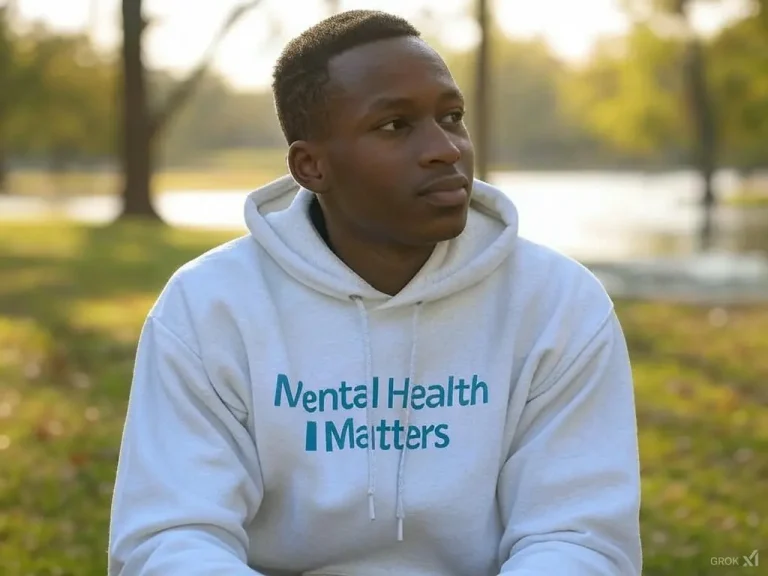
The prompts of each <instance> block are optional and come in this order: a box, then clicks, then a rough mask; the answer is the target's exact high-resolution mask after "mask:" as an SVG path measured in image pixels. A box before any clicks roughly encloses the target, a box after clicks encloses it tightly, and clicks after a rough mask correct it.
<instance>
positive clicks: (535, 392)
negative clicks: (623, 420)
mask: <svg viewBox="0 0 768 576" xmlns="http://www.w3.org/2000/svg"><path fill="white" fill-rule="evenodd" d="M613 312H614V307H613V304H611V306H609V308H608V312H607V314H606V315H605V317H604V318H603V319H602V320H601V321H600V323H599V324H598V326H597V329H596V330H595V331H594V332H593V333H592V335H591V336H590V337H589V338H587V340H586V342H585V343H584V345H583V346H582V347H581V348H579V350H578V351H577V352H576V353H575V354H574V355H573V356H571V357H567V356H566V357H565V358H563V359H562V360H561V361H560V362H559V364H560V366H559V367H558V366H555V368H554V369H553V371H552V373H551V374H550V375H549V376H548V377H547V378H545V379H544V381H543V382H542V383H541V384H539V385H538V386H536V387H535V388H534V389H532V390H531V394H530V395H529V396H528V402H531V401H533V400H535V399H536V398H538V397H539V396H541V395H542V394H545V393H546V392H547V391H549V390H550V389H551V388H552V387H553V386H555V384H557V382H558V380H560V378H562V376H563V374H565V373H566V372H568V370H570V368H571V366H573V365H574V364H576V362H578V361H579V359H580V358H581V357H582V356H583V355H584V354H585V352H586V351H587V350H588V349H589V348H590V347H591V346H592V343H593V342H594V341H595V340H597V338H598V337H599V336H600V334H602V332H603V330H605V328H606V326H607V325H608V324H609V323H610V321H611V319H612V318H613Z"/></svg>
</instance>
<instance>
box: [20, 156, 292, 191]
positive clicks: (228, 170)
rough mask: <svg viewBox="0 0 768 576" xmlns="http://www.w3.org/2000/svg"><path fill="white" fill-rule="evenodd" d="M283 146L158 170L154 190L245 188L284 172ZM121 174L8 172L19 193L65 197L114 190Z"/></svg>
mask: <svg viewBox="0 0 768 576" xmlns="http://www.w3.org/2000/svg"><path fill="white" fill-rule="evenodd" d="M285 154H286V152H285V151H284V150H271V149H254V150H225V151H222V152H220V153H216V154H212V155H211V156H209V157H207V158H205V159H201V160H200V161H199V162H190V163H189V165H188V166H185V167H177V168H165V169H162V170H159V171H158V173H157V174H156V175H155V180H154V182H153V186H154V191H155V192H157V193H160V192H172V191H175V190H185V191H186V190H219V189H222V190H226V189H243V190H248V189H252V188H255V187H257V186H259V185H261V184H264V183H266V182H269V181H270V180H272V179H274V178H277V177H278V176H281V175H282V174H285V173H286V171H287V169H286V161H285ZM120 182H121V181H120V174H119V172H116V171H113V170H103V171H83V170H71V171H68V172H65V173H58V174H53V173H50V172H45V171H42V170H16V171H11V172H10V174H9V175H8V191H9V192H10V193H12V194H18V195H22V196H45V197H49V198H67V197H72V196H90V195H103V194H114V193H117V192H118V190H119V188H120Z"/></svg>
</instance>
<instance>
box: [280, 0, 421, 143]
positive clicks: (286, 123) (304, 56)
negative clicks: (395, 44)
mask: <svg viewBox="0 0 768 576" xmlns="http://www.w3.org/2000/svg"><path fill="white" fill-rule="evenodd" d="M405 36H413V37H417V38H418V37H420V36H421V33H420V32H419V31H418V30H417V29H416V28H415V27H414V26H413V25H412V24H411V23H410V22H408V21H407V20H405V19H403V18H401V17H399V16H395V15H393V14H388V13H386V12H381V11H378V10H348V11H345V12H340V13H338V14H335V15H333V16H331V17H330V18H326V19H325V20H322V21H320V22H318V23H317V24H315V25H314V26H312V27H311V28H309V29H307V30H305V31H304V32H302V33H301V34H300V35H299V36H297V37H296V38H294V39H293V40H291V41H290V42H288V44H287V45H286V47H285V48H284V49H283V52H282V54H281V55H280V57H279V58H278V60H277V63H276V64H275V68H274V72H273V75H272V94H273V96H274V98H275V108H276V110H277V118H278V120H279V121H280V127H281V128H282V130H283V135H284V136H285V139H286V140H287V141H288V144H292V143H293V142H295V141H296V140H306V139H308V138H311V137H313V136H316V135H318V133H320V132H321V131H322V130H324V128H325V126H324V120H325V114H324V112H325V111H324V109H323V104H324V103H325V97H326V90H325V88H326V84H327V83H328V80H329V75H328V62H329V60H331V58H333V57H334V56H337V55H339V54H341V53H342V52H346V51H347V50H349V49H351V48H355V47H357V46H361V45H363V44H368V43H369V42H375V41H377V40H385V39H389V38H400V37H405Z"/></svg>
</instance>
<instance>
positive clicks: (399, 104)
mask: <svg viewBox="0 0 768 576" xmlns="http://www.w3.org/2000/svg"><path fill="white" fill-rule="evenodd" d="M438 100H439V101H441V102H444V101H447V100H458V101H459V102H461V104H462V105H463V104H464V96H463V95H462V93H461V91H460V90H458V89H456V88H448V89H447V90H444V91H443V92H442V93H441V94H440V96H439V97H438ZM413 103H414V101H413V99H411V98H406V97H403V96H400V97H398V96H382V97H381V98H377V99H376V100H374V101H373V102H372V103H371V104H370V106H368V109H367V110H366V112H367V113H368V114H372V113H374V112H383V111H386V110H391V109H393V108H407V107H409V106H413Z"/></svg>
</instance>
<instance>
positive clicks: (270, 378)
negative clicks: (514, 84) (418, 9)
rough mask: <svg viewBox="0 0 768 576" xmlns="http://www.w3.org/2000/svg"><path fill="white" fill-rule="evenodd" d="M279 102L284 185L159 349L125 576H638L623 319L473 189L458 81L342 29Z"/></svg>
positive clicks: (506, 209)
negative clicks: (284, 154) (283, 141)
mask: <svg viewBox="0 0 768 576" xmlns="http://www.w3.org/2000/svg"><path fill="white" fill-rule="evenodd" d="M274 93H275V100H276V103H277V112H278V115H279V118H280V121H281V123H282V127H283V129H284V131H285V135H286V138H287V140H288V142H289V144H290V148H289V152H288V165H289V168H290V173H291V174H290V176H287V177H285V178H282V179H280V180H278V181H276V182H273V183H271V184H269V185H267V186H265V187H264V188H262V189H260V190H257V191H255V192H253V193H252V194H251V195H250V196H249V198H248V200H247V203H246V207H245V219H246V222H247V225H248V228H249V231H250V234H248V235H247V236H246V237H244V238H241V239H238V240H236V241H234V242H231V243H228V244H226V245H224V246H222V247H219V248H217V249H215V250H213V251H211V252H209V253H207V254H205V255H203V256H201V257H200V258H198V259H196V260H195V261H193V262H191V263H189V264H187V265H185V266H184V267H182V268H181V269H180V270H179V271H178V272H177V273H176V274H174V276H173V277H172V278H171V280H170V281H169V283H168V285H167V286H166V288H165V290H164V291H163V293H162V295H161V296H160V297H159V300H158V302H157V303H156V305H155V306H154V307H153V308H152V310H151V312H150V314H149V316H148V318H147V321H146V325H145V327H144V330H143V332H142V336H141V340H140V343H139V349H138V354H137V358H136V370H135V376H134V381H133V388H132V391H131V398H130V405H129V410H128V417H127V421H126V424H125V435H124V439H123V445H122V451H121V454H120V463H119V466H118V474H117V483H116V486H115V495H114V504H113V510H112V525H111V534H110V537H111V540H110V548H109V556H110V558H109V561H110V567H109V574H110V575H112V576H118V575H120V576H203V575H206V576H210V575H213V574H216V575H218V574H221V575H226V576H247V575H251V576H253V575H256V574H265V575H284V574H285V575H288V574H291V575H292V574H311V575H314V576H318V575H334V576H338V575H343V576H376V575H383V574H406V575H408V576H427V575H429V576H449V575H456V576H467V575H470V574H471V575H475V576H477V575H486V576H494V575H497V574H506V575H514V576H544V575H547V576H549V575H557V576H609V575H610V576H635V575H638V574H640V564H641V552H640V536H639V528H638V523H639V522H638V509H639V466H638V448H637V437H636V423H635V412H634V404H633V402H634V401H633V388H632V379H631V373H630V365H629V360H628V357H627V350H626V346H625V342H624V338H623V336H622V332H621V329H620V327H619V324H618V322H617V319H616V316H615V314H614V311H613V307H612V304H611V301H610V299H609V298H608V296H607V295H606V293H605V292H604V290H603V288H602V287H601V285H600V284H599V283H598V282H597V280H596V279H595V278H594V277H593V276H592V275H591V274H590V273H589V272H587V271H586V270H585V269H584V268H583V267H582V266H580V265H579V264H577V263H575V262H573V261H572V260H570V259H567V258H565V257H564V256H561V255H559V254H557V253H555V252H553V251H551V250H548V249H546V248H544V247H542V246H538V245H535V244H533V243H531V242H529V241H526V240H524V239H522V238H520V237H519V236H518V234H517V229H518V222H517V212H516V210H515V208H514V206H513V205H512V203H511V202H510V201H509V200H508V199H507V198H506V197H505V196H504V194H502V193H501V192H500V191H498V190H497V189H495V188H493V187H492V186H490V185H488V184H486V183H484V182H480V181H477V180H474V179H473V171H472V164H473V158H472V143H471V141H470V137H469V135H468V133H467V130H466V128H465V126H464V123H463V116H464V101H463V99H462V96H461V93H460V91H459V89H458V88H457V86H456V84H455V83H454V80H453V79H452V77H451V75H450V73H449V71H448V70H447V68H446V66H445V64H444V62H443V61H442V59H441V58H440V57H439V56H438V55H437V54H436V53H435V52H434V50H432V49H431V48H430V47H429V46H427V44H425V43H424V42H423V41H422V40H421V39H420V38H419V34H418V32H417V31H416V30H415V29H414V28H413V27H411V25H409V24H408V23H407V22H405V21H403V20H401V19H399V18H397V17H394V16H391V15H388V14H384V13H380V12H370V11H353V12H346V13H343V14H340V15H337V16H334V17H332V18H330V19H328V20H325V21H323V22H321V23H319V24H318V25H316V26H315V27H313V28H312V29H310V30H308V31H306V32H305V33H304V34H302V35H301V36H299V37H298V38H296V39H295V40H293V41H292V42H291V43H289V44H288V46H287V48H286V49H285V51H284V53H283V54H282V56H281V57H280V60H279V62H278V64H277V66H276V68H275V75H274Z"/></svg>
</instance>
